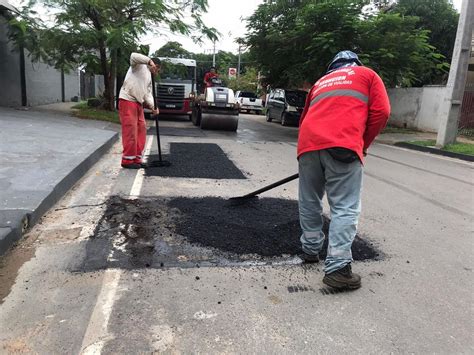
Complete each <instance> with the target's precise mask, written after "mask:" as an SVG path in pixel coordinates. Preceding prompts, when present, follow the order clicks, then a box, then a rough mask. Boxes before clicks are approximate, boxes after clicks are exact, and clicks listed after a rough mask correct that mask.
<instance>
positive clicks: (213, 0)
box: [142, 0, 462, 53]
mask: <svg viewBox="0 0 474 355" xmlns="http://www.w3.org/2000/svg"><path fill="white" fill-rule="evenodd" d="M208 3H209V8H208V12H207V13H206V14H205V15H204V17H203V19H204V23H205V24H206V25H207V26H209V27H215V28H216V29H217V30H218V31H219V32H220V33H221V38H220V40H219V41H217V42H216V52H218V51H219V50H223V51H228V52H233V53H237V51H238V45H237V44H236V43H235V42H234V40H235V38H236V37H242V36H244V35H245V33H246V28H245V26H246V21H245V18H246V17H249V16H250V15H252V14H253V12H254V11H255V10H256V9H257V7H258V5H260V4H262V3H263V0H208ZM461 3H462V0H453V4H454V7H455V8H456V9H457V10H458V11H459V10H460V9H461ZM168 41H176V42H179V43H181V44H182V46H183V47H184V48H185V49H186V50H188V51H190V52H194V53H203V52H204V53H212V51H213V44H212V42H210V41H205V42H204V43H203V44H196V43H194V42H193V41H192V40H191V39H189V38H187V37H186V36H180V35H173V34H170V33H166V32H165V33H163V35H162V36H160V37H151V36H145V37H144V38H143V39H142V42H143V43H144V44H149V45H150V49H151V53H153V52H154V51H155V50H157V49H158V48H160V47H161V46H163V45H164V44H166V43H167V42H168Z"/></svg>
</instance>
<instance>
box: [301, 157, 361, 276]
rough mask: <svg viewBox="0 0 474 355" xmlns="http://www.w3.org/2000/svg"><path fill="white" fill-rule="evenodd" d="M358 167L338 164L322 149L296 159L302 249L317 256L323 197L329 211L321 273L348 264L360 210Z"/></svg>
mask: <svg viewBox="0 0 474 355" xmlns="http://www.w3.org/2000/svg"><path fill="white" fill-rule="evenodd" d="M362 174H363V169H362V164H361V162H360V161H359V160H356V161H354V162H352V163H342V162H339V161H337V160H335V159H333V158H332V157H331V156H330V155H329V153H328V152H327V151H325V150H319V151H312V152H308V153H304V154H303V155H302V156H300V158H299V214H300V224H301V229H302V230H303V234H302V236H301V243H302V249H303V251H304V252H306V253H308V254H312V255H316V254H318V253H319V252H320V251H321V249H322V247H323V242H324V237H325V236H324V233H323V232H322V227H323V219H322V212H323V201H322V200H323V197H324V193H325V192H326V193H327V199H328V202H329V206H330V209H331V224H330V227H329V236H328V238H329V245H328V252H327V257H326V261H325V265H324V271H325V272H326V273H331V272H334V271H336V270H339V269H341V268H343V267H344V266H345V265H347V264H348V263H350V262H351V261H352V252H351V246H352V242H353V241H354V237H355V235H356V232H357V223H358V220H359V215H360V209H361V201H360V197H361V189H362Z"/></svg>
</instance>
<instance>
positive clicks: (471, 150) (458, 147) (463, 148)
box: [409, 140, 474, 156]
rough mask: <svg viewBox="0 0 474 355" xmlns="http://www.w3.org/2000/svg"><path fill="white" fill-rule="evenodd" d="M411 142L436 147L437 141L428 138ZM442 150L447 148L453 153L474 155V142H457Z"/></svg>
mask: <svg viewBox="0 0 474 355" xmlns="http://www.w3.org/2000/svg"><path fill="white" fill-rule="evenodd" d="M409 143H411V144H415V145H419V146H422V147H435V146H436V141H435V140H426V141H413V142H409ZM442 150H446V151H448V152H453V153H460V154H467V155H473V156H474V144H472V143H460V142H456V143H453V144H448V145H446V146H444V147H443V148H442Z"/></svg>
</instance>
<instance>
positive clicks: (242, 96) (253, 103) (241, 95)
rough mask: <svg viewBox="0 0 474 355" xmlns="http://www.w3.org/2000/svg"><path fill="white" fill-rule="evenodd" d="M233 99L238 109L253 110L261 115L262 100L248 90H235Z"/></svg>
mask: <svg viewBox="0 0 474 355" xmlns="http://www.w3.org/2000/svg"><path fill="white" fill-rule="evenodd" d="M235 101H236V102H237V103H238V104H239V106H240V108H239V111H240V112H242V111H247V112H250V111H254V112H255V113H256V114H258V115H261V114H262V112H263V101H262V99H259V98H258V97H257V95H255V94H254V93H253V92H250V91H237V92H236V93H235Z"/></svg>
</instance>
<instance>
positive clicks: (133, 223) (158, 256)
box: [71, 197, 381, 271]
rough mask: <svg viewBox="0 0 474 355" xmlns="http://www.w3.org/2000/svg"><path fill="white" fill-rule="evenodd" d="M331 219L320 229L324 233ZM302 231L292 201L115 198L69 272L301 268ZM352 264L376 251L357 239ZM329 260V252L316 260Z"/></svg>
mask: <svg viewBox="0 0 474 355" xmlns="http://www.w3.org/2000/svg"><path fill="white" fill-rule="evenodd" d="M328 226H329V224H328V221H326V223H325V226H324V229H325V231H326V233H327V230H328ZM300 234H301V231H300V227H299V222H298V205H297V202H296V201H291V200H285V199H275V198H264V199H257V200H254V201H252V202H250V203H249V204H243V205H238V206H234V205H232V204H230V203H229V202H228V201H227V200H224V199H220V198H214V197H206V198H174V199H157V198H150V199H140V200H139V199H136V200H126V199H122V198H120V197H112V198H111V199H110V200H109V201H108V203H107V209H106V211H105V213H104V215H103V217H102V219H101V220H100V222H99V224H98V226H97V228H96V230H95V233H94V236H93V237H92V238H90V239H89V241H88V242H87V245H86V256H85V259H84V260H83V261H82V262H81V263H80V265H79V266H75V267H72V268H71V269H72V270H73V271H93V270H98V269H105V268H110V267H114V268H124V269H134V268H160V267H176V266H178V267H197V266H224V265H242V264H245V265H255V264H273V263H275V264H277V263H280V264H281V263H292V264H294V263H299V262H300V260H299V259H298V258H297V257H296V255H298V254H299V253H300V242H299V237H300ZM352 251H353V257H354V259H355V260H377V259H380V258H381V254H380V253H379V251H378V250H377V249H376V248H375V247H374V246H373V245H372V243H370V242H369V241H367V240H364V239H362V238H360V237H359V236H357V237H356V239H355V241H354V244H353V247H352ZM325 254H326V246H325V247H324V248H323V251H322V252H321V258H324V257H325Z"/></svg>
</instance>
